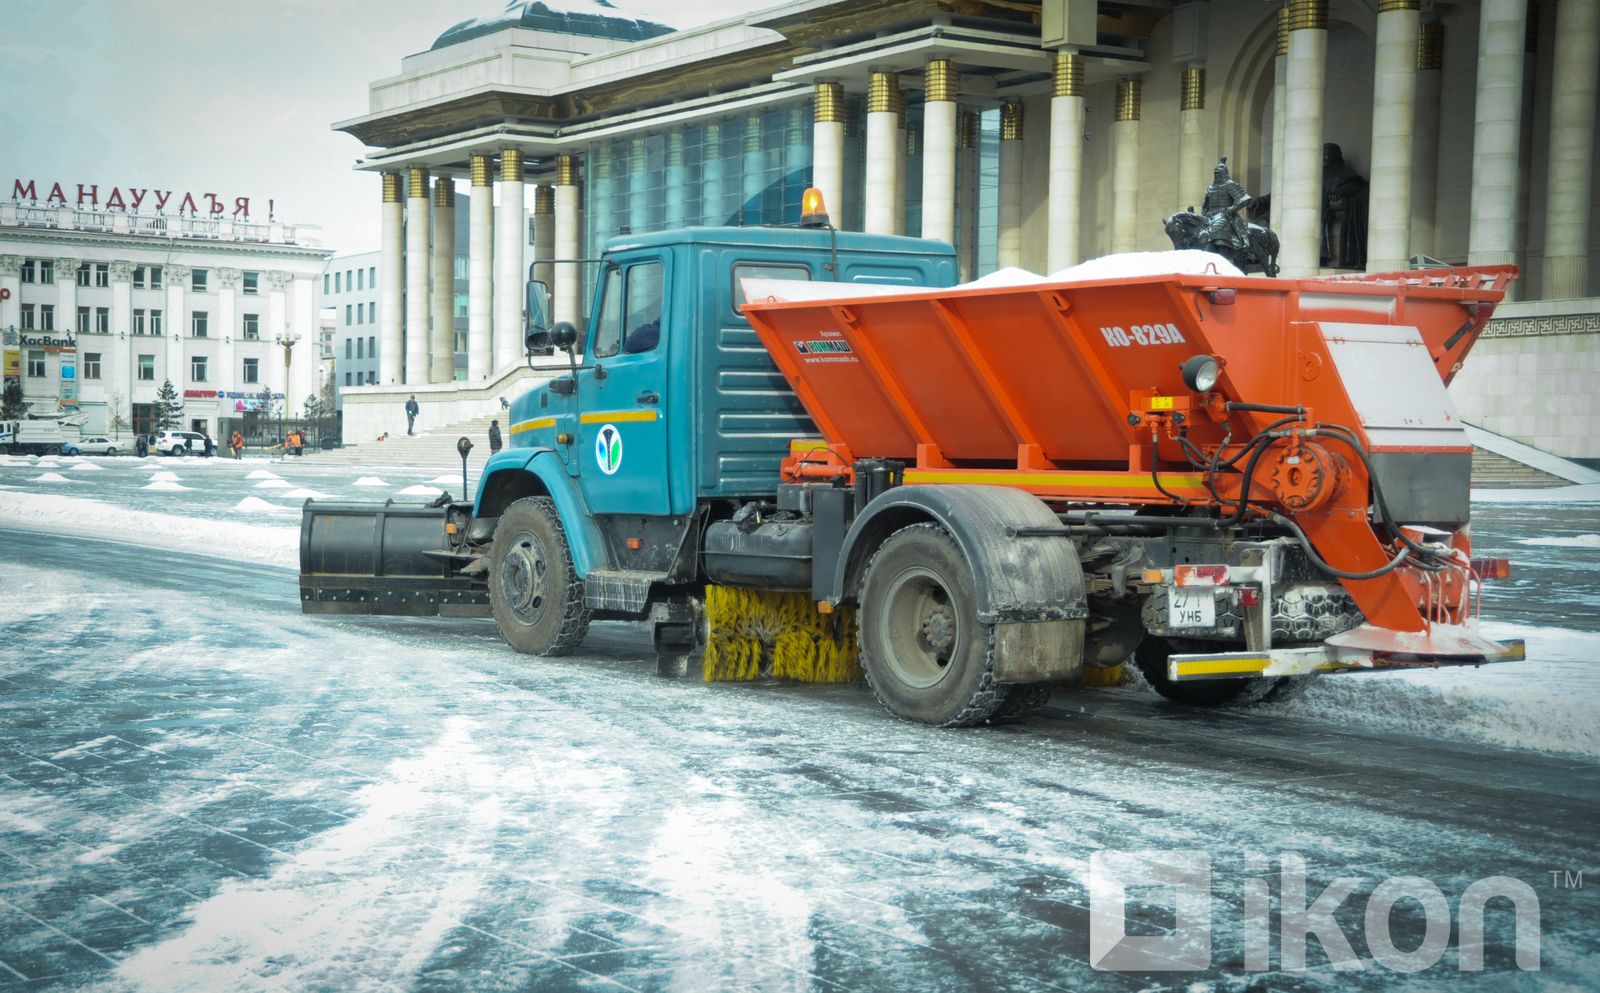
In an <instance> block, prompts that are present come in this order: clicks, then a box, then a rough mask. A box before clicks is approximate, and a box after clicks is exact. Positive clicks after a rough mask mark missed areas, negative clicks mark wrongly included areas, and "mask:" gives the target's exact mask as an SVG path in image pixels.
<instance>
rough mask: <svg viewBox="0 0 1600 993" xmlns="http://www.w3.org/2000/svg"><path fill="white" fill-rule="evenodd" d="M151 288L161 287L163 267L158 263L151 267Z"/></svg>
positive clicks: (157, 288)
mask: <svg viewBox="0 0 1600 993" xmlns="http://www.w3.org/2000/svg"><path fill="white" fill-rule="evenodd" d="M150 288H151V289H152V290H159V289H161V267H160V266H158V265H153V266H151V267H150Z"/></svg>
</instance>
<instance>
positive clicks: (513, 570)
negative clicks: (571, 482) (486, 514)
mask: <svg viewBox="0 0 1600 993" xmlns="http://www.w3.org/2000/svg"><path fill="white" fill-rule="evenodd" d="M489 603H490V605H491V606H492V608H493V609H494V620H495V623H496V624H497V625H499V627H500V634H501V635H503V636H504V637H505V639H506V643H507V644H509V645H510V646H511V647H512V648H515V649H516V650H517V651H519V652H523V653H524V654H528V655H566V654H568V653H570V652H573V651H576V650H577V648H578V646H579V645H581V644H583V638H584V635H586V634H588V632H589V611H588V610H587V609H586V608H585V607H584V605H583V580H581V579H579V578H578V576H577V572H576V570H574V569H573V567H572V554H571V552H570V551H569V550H568V548H567V534H566V531H565V529H563V528H562V526H561V516H560V514H558V513H557V512H556V506H555V503H554V502H553V501H551V500H550V498H549V497H524V498H522V499H521V500H518V501H516V502H515V503H513V504H511V506H509V507H507V508H506V510H505V513H503V514H501V515H500V523H499V525H498V526H496V528H495V532H494V544H493V545H492V546H490V549H489Z"/></svg>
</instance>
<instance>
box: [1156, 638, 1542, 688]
mask: <svg viewBox="0 0 1600 993" xmlns="http://www.w3.org/2000/svg"><path fill="white" fill-rule="evenodd" d="M1499 647H1500V650H1499V651H1495V652H1489V653H1486V654H1483V655H1452V656H1424V655H1411V654H1404V655H1403V654H1396V653H1386V652H1373V651H1365V650H1362V649H1358V648H1339V647H1336V646H1333V645H1317V646H1314V647H1311V648H1273V649H1269V650H1267V651H1265V652H1217V653H1214V654H1203V655H1173V656H1171V657H1170V658H1168V659H1167V678H1169V679H1171V680H1172V681H1173V682H1176V683H1193V682H1200V681H1202V680H1208V679H1250V678H1253V677H1257V676H1263V677H1276V676H1310V675H1316V674H1319V673H1327V672H1382V671H1393V670H1396V669H1438V668H1443V667H1445V666H1465V665H1474V666H1475V665H1487V664H1489V663H1491V662H1521V661H1522V660H1523V659H1525V658H1526V657H1527V651H1526V647H1525V645H1524V643H1523V641H1522V640H1521V639H1520V638H1518V639H1512V640H1508V641H1505V642H1501V643H1500V644H1499Z"/></svg>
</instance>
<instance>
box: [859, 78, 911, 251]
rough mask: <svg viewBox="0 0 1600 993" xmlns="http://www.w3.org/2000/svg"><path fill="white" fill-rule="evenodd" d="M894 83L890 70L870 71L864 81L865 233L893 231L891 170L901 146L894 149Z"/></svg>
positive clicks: (897, 131) (897, 135)
mask: <svg viewBox="0 0 1600 993" xmlns="http://www.w3.org/2000/svg"><path fill="white" fill-rule="evenodd" d="M895 92H896V84H895V78H894V73H891V72H874V73H872V75H871V77H870V78H869V80H868V83H867V151H866V160H867V161H866V173H867V177H866V190H865V191H864V194H865V195H864V199H863V201H862V203H863V206H864V208H865V210H864V214H863V217H864V220H865V223H864V224H863V225H862V227H863V228H864V229H865V230H866V231H867V232H868V233H869V234H893V233H894V228H895V224H894V217H895V211H896V210H897V209H899V210H903V209H904V207H903V206H902V205H900V204H897V203H895V199H894V172H895V162H896V156H897V155H900V154H903V153H904V150H903V148H896V144H895V143H896V142H898V141H899V140H900V122H899V115H897V114H896V113H895V112H894V96H893V94H894V93H895Z"/></svg>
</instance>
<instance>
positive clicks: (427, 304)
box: [405, 167, 433, 386]
mask: <svg viewBox="0 0 1600 993" xmlns="http://www.w3.org/2000/svg"><path fill="white" fill-rule="evenodd" d="M428 185H429V181H428V170H426V169H422V168H418V167H413V168H411V170H410V171H409V172H408V173H407V175H406V352H405V355H406V374H405V375H406V385H407V386H414V385H416V384H418V383H426V382H427V381H428V318H429V317H431V316H432V314H433V307H432V304H431V301H430V300H429V297H428V275H429V274H428V269H429V265H428V245H429V242H431V241H432V238H431V232H430V231H429V220H430V214H429V207H428Z"/></svg>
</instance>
